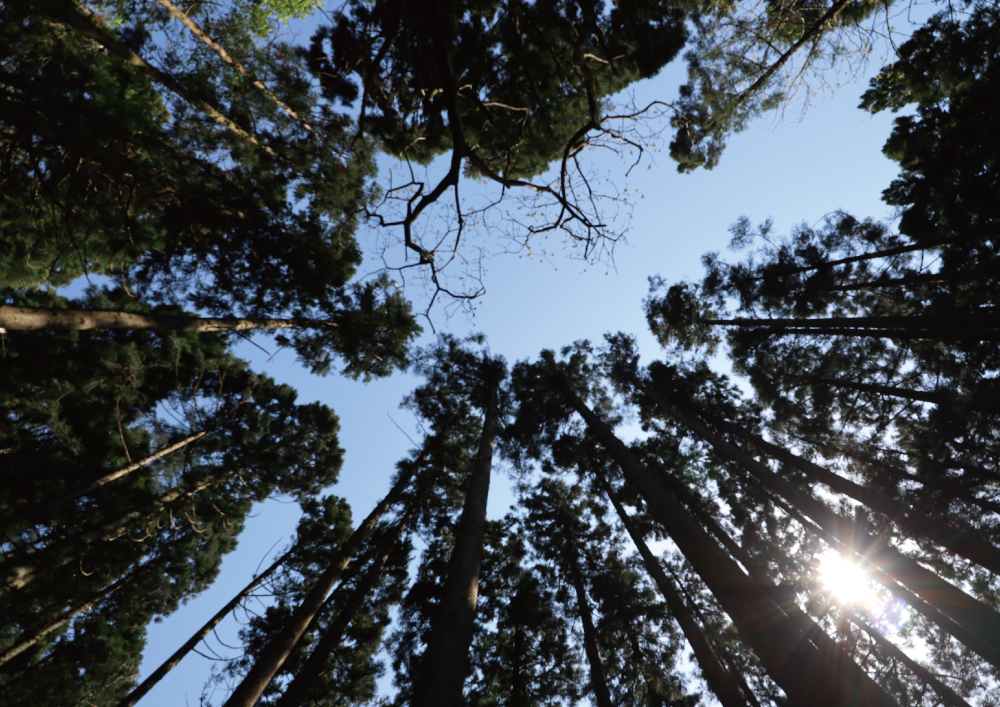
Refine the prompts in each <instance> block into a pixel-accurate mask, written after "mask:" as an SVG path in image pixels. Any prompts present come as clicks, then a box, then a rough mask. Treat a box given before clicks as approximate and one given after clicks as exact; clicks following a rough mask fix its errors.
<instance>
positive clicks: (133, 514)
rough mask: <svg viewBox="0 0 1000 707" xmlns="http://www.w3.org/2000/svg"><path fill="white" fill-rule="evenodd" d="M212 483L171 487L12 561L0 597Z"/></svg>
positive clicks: (0, 586)
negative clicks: (146, 501)
mask: <svg viewBox="0 0 1000 707" xmlns="http://www.w3.org/2000/svg"><path fill="white" fill-rule="evenodd" d="M229 473H232V472H229ZM227 476H228V474H227ZM211 485H212V482H211V481H203V482H201V483H199V484H196V485H195V486H193V487H192V488H189V489H185V488H182V487H178V488H174V489H171V490H170V491H167V492H166V493H165V494H163V495H162V496H160V497H159V498H158V499H156V500H155V501H153V502H152V503H149V504H148V505H146V506H144V507H142V508H140V509H139V510H135V511H130V512H128V513H124V514H122V515H121V516H119V517H118V518H116V519H114V520H112V521H109V522H106V523H103V524H102V525H100V526H98V527H97V528H93V529H91V530H84V531H82V532H78V533H76V534H75V535H72V536H70V537H68V538H65V539H64V540H61V541H59V542H57V543H55V544H54V545H52V546H50V547H47V548H45V549H44V550H40V551H38V552H35V553H32V554H30V555H28V556H27V557H26V558H25V559H24V560H23V561H17V560H15V561H12V562H11V563H10V564H11V565H12V566H11V567H10V568H9V569H6V570H5V571H4V572H3V573H2V574H0V596H3V595H4V594H6V593H7V592H9V591H11V590H16V589H23V588H24V587H25V586H26V585H27V584H29V583H30V582H32V581H33V580H34V579H36V578H37V577H39V576H40V575H43V574H46V573H48V572H52V571H54V570H57V569H59V568H60V567H62V566H64V565H67V564H69V563H70V562H73V561H74V560H76V559H79V558H80V557H82V556H83V554H84V553H86V552H87V550H88V549H90V547H91V546H92V545H94V544H95V543H99V542H107V541H110V540H114V539H115V538H117V537H118V536H119V535H121V533H122V531H123V529H124V528H125V526H126V525H128V524H129V523H133V522H135V521H138V520H142V519H144V518H145V519H148V518H151V517H152V516H154V515H156V514H158V513H161V512H162V511H164V510H165V509H166V508H167V507H168V506H171V505H173V504H175V503H177V502H178V501H181V500H183V499H186V498H190V497H191V496H194V495H195V494H197V493H198V492H199V491H202V490H204V489H206V488H208V487H209V486H211Z"/></svg>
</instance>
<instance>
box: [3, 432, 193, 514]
mask: <svg viewBox="0 0 1000 707" xmlns="http://www.w3.org/2000/svg"><path fill="white" fill-rule="evenodd" d="M205 434H206V433H205V432H198V433H197V434H193V435H191V436H190V437H186V438H184V439H182V440H181V441H180V442H177V443H175V444H172V445H170V446H169V447H165V448H164V449H161V450H160V451H158V452H155V453H154V454H151V455H149V456H148V457H146V458H145V459H140V460H139V461H137V462H136V463H134V464H129V465H128V466H126V467H123V468H121V469H118V470H117V471H113V472H111V473H110V474H105V475H104V476H102V477H101V478H99V479H95V480H94V481H91V482H90V483H88V484H84V485H83V486H78V487H77V488H75V489H73V490H72V491H67V492H66V493H63V494H60V495H58V496H56V497H55V498H53V499H51V500H49V501H45V502H44V503H39V504H37V505H35V506H32V507H31V508H27V509H25V510H23V511H18V512H17V513H13V514H11V515H9V516H7V517H6V518H2V519H0V531H2V530H6V529H7V528H9V527H10V526H12V525H15V524H16V523H23V522H24V521H27V520H31V519H32V518H36V517H38V516H39V515H41V514H42V513H45V512H46V511H50V510H52V509H53V508H58V507H59V506H61V505H62V504H64V503H68V502H69V501H73V500H75V499H77V498H80V497H81V496H86V495H87V494H89V493H91V492H93V491H96V490H97V489H99V488H100V487H101V486H104V485H105V484H109V483H111V482H112V481H115V480H116V479H120V478H121V477H123V476H125V475H127V474H131V473H132V472H133V471H135V470H137V469H141V468H142V467H144V466H146V465H147V464H152V463H153V462H154V461H156V460H157V459H162V458H163V457H165V456H167V455H168V454H170V453H171V452H176V451H177V450H178V449H181V448H183V447H186V446H187V445H189V444H191V443H192V442H195V441H197V440H199V439H201V438H202V437H204V436H205Z"/></svg>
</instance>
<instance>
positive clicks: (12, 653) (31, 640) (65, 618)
mask: <svg viewBox="0 0 1000 707" xmlns="http://www.w3.org/2000/svg"><path fill="white" fill-rule="evenodd" d="M134 576H135V573H134V572H131V573H129V574H128V575H127V576H125V577H122V578H121V579H119V580H118V581H117V582H115V583H114V584H112V585H110V586H108V587H106V588H105V589H103V590H101V591H100V592H98V593H97V594H96V595H95V596H94V597H93V598H91V599H88V600H87V601H85V602H84V603H82V604H79V605H77V606H75V607H73V608H72V609H70V610H69V611H67V612H66V613H64V614H63V615H62V616H60V617H59V618H56V619H53V620H51V621H49V622H48V623H47V624H45V625H44V626H43V627H42V628H40V629H38V630H37V631H36V632H35V633H33V634H32V635H31V636H28V637H27V638H24V639H22V640H20V641H19V642H18V643H17V644H16V645H13V646H11V647H10V648H8V649H7V650H6V651H4V652H3V653H2V654H0V665H3V664H4V663H6V662H7V661H8V660H11V659H12V658H16V657H17V656H19V655H21V653H23V652H24V651H26V650H28V649H29V648H31V647H32V646H33V645H35V644H36V643H38V642H39V641H40V640H42V639H43V638H45V637H46V636H48V635H49V634H51V633H53V632H54V631H58V630H59V629H60V628H62V627H63V626H65V625H66V624H68V623H69V622H70V621H72V620H73V619H74V618H75V617H76V616H79V615H80V614H82V613H83V612H84V611H86V610H87V609H89V608H90V607H92V606H93V605H94V604H97V603H98V602H100V601H103V600H104V599H106V598H107V597H108V596H110V595H111V594H112V593H114V592H115V591H117V590H118V589H120V588H121V587H122V586H124V585H125V584H126V583H127V582H128V581H130V580H132V579H133V577H134Z"/></svg>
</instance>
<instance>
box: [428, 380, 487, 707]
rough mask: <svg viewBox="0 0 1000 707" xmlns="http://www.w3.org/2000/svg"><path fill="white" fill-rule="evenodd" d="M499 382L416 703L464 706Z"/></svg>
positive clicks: (475, 465)
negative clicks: (463, 692)
mask: <svg viewBox="0 0 1000 707" xmlns="http://www.w3.org/2000/svg"><path fill="white" fill-rule="evenodd" d="M498 394H499V381H493V382H492V390H491V391H490V398H489V402H488V403H487V406H486V411H485V416H484V419H483V431H482V434H481V436H480V441H479V450H478V452H477V454H476V459H475V461H474V462H473V467H472V470H471V472H470V474H469V487H468V491H467V492H466V495H465V504H464V505H463V506H462V516H461V518H460V519H459V521H458V526H457V527H456V528H455V547H454V548H453V549H452V551H451V556H450V557H449V558H448V575H447V579H446V580H445V583H444V589H443V592H442V596H441V602H440V604H438V608H437V611H436V612H435V615H434V619H433V622H432V624H431V631H430V636H429V637H428V639H427V649H426V650H425V651H424V655H423V657H422V658H421V660H420V673H419V674H418V675H417V677H416V683H415V684H414V687H413V701H412V705H413V707H460V706H461V705H462V704H463V703H464V702H463V695H462V687H463V685H464V683H465V671H466V666H467V665H468V660H469V655H468V654H469V645H470V644H471V643H472V634H473V630H474V628H475V619H476V603H477V600H478V597H479V568H480V565H481V564H482V556H483V533H484V532H485V528H486V502H487V498H488V495H489V490H490V473H491V471H492V469H493V447H494V441H495V438H496V426H497V418H498V416H499V413H498V408H497V396H498Z"/></svg>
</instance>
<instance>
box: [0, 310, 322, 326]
mask: <svg viewBox="0 0 1000 707" xmlns="http://www.w3.org/2000/svg"><path fill="white" fill-rule="evenodd" d="M335 326H337V325H336V323H334V322H323V321H319V320H316V319H255V318H240V317H221V318H212V317H189V316H178V315H174V314H150V313H145V314H141V313H137V312H120V311H111V310H96V309H53V308H49V307H15V306H14V305H9V304H4V305H0V330H7V331H38V330H41V329H60V330H72V331H83V330H85V329H152V330H155V331H192V332H208V331H247V330H253V329H322V328H330V327H335Z"/></svg>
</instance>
